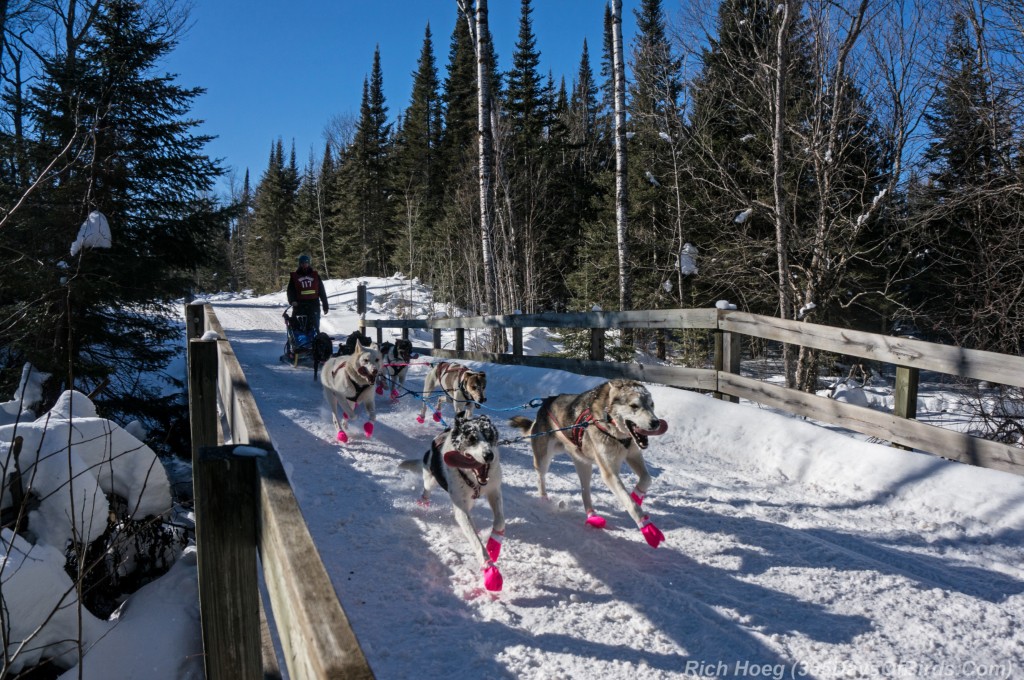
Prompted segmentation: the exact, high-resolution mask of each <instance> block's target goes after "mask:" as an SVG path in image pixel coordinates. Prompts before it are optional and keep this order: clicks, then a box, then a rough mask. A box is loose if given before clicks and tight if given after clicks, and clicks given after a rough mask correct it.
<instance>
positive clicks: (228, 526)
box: [193, 446, 263, 680]
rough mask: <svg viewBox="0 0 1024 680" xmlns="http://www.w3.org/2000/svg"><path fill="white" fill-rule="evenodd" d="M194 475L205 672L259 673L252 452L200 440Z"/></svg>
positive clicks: (214, 679) (213, 678)
mask: <svg viewBox="0 0 1024 680" xmlns="http://www.w3.org/2000/svg"><path fill="white" fill-rule="evenodd" d="M193 480H194V482H193V483H194V486H195V491H194V492H195V512H196V552H197V555H198V558H199V562H198V573H199V611H200V620H201V622H202V629H203V650H204V660H205V666H206V677H207V678H208V680H220V679H224V680H231V679H234V678H241V679H246V680H248V679H250V678H251V679H253V680H257V679H262V678H263V659H262V655H263V644H262V638H261V635H260V594H259V581H258V578H257V564H256V514H257V506H256V498H257V487H256V459H255V458H253V457H251V456H236V455H234V447H233V446H221V447H210V446H204V447H202V448H200V450H199V458H198V461H197V463H196V465H195V467H194V469H193Z"/></svg>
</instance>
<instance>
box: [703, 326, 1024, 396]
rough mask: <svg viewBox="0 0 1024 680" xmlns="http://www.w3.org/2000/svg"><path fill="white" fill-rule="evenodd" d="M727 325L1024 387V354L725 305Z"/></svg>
mask: <svg viewBox="0 0 1024 680" xmlns="http://www.w3.org/2000/svg"><path fill="white" fill-rule="evenodd" d="M719 326H720V327H721V329H722V330H725V331H732V332H735V333H742V334H744V335H752V336H754V337H757V338H764V339H766V340H776V341H778V342H785V343H789V344H793V345H803V346H805V347H813V348H815V349H820V350H825V351H827V352H835V353H837V354H849V355H853V356H857V357H861V358H864V359H871V360H874V361H881V362H883V363H888V364H897V365H901V366H908V367H910V368H917V369H920V370H927V371H938V372H939V373H946V374H949V375H956V376H960V377H964V378H974V379H977V380H988V381H990V382H993V383H999V384H1003V385H1014V386H1017V387H1024V357H1014V356H1009V355H1006V354H998V353H996V352H985V351H982V350H976V349H966V348H963V347H955V346H952V345H940V344H938V343H934V342H924V341H923V340H911V339H909V338H898V337H892V336H888V335H880V334H877V333H866V332H862V331H853V330H848V329H844V328H833V327H831V326H822V325H820V324H813V323H803V322H800V321H790V320H786V319H776V318H774V317H770V316H762V315H760V314H748V313H746V312H733V311H723V312H721V317H720V320H719Z"/></svg>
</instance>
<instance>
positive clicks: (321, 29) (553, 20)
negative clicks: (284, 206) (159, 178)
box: [165, 0, 640, 192]
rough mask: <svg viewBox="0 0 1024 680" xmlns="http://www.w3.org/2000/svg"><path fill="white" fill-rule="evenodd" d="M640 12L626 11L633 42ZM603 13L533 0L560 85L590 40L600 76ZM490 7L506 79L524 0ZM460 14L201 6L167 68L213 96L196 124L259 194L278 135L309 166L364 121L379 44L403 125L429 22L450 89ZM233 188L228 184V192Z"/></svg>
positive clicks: (451, 10) (412, 3)
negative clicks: (332, 138) (353, 118)
mask: <svg viewBox="0 0 1024 680" xmlns="http://www.w3.org/2000/svg"><path fill="white" fill-rule="evenodd" d="M639 4H640V0H624V1H623V15H624V22H623V23H624V26H623V33H624V35H625V39H626V41H627V43H628V42H629V41H630V40H631V39H632V37H633V35H634V33H635V27H636V22H635V18H634V16H633V10H634V9H635V8H636V7H638V6H639ZM604 5H605V2H604V0H534V2H533V15H532V16H533V29H534V34H535V35H536V38H537V49H538V50H539V51H540V55H541V72H542V73H543V74H546V73H547V71H549V70H550V71H551V72H553V73H554V76H555V79H556V82H557V80H558V79H559V78H560V77H561V76H563V75H564V76H565V78H566V83H567V84H570V83H571V82H572V79H573V77H574V76H575V74H576V71H577V68H578V67H579V59H580V54H581V50H582V47H583V39H584V38H586V39H587V43H588V46H589V48H590V56H591V66H592V68H593V69H594V71H595V72H597V71H599V69H600V58H601V45H602V40H603V37H602V31H603V19H604ZM488 7H489V18H490V26H491V32H492V34H493V38H494V43H495V48H496V49H497V52H498V60H499V64H498V66H499V68H500V69H502V70H507V69H508V68H509V67H510V64H511V57H512V52H513V50H514V48H515V42H516V37H517V33H518V30H519V12H520V2H519V0H490V1H489V3H488ZM455 8H456V2H455V0H289V1H287V2H282V1H281V0H247V1H245V0H200V2H196V3H195V8H194V10H193V12H192V25H191V28H190V30H189V32H188V33H187V34H186V35H185V37H184V38H183V39H182V41H181V43H180V44H179V46H178V47H177V49H176V50H175V51H174V53H173V54H172V55H171V56H170V57H169V59H168V61H167V63H166V64H165V68H166V69H167V70H168V71H169V72H171V73H176V74H178V76H179V77H178V82H179V83H180V84H181V85H183V86H186V87H196V86H198V87H204V88H206V90H207V92H206V94H204V95H203V96H201V97H199V98H198V99H197V100H196V102H195V106H194V107H193V110H192V115H193V116H194V117H196V118H199V119H202V120H203V121H204V123H203V126H202V127H201V128H200V131H201V132H202V133H205V134H211V135H216V136H217V139H215V140H214V141H213V142H212V143H211V144H210V145H209V146H208V147H207V152H208V153H209V155H210V156H212V157H215V158H220V159H222V160H223V164H224V165H225V166H226V167H227V168H229V169H233V170H234V171H235V172H236V173H237V174H236V179H237V181H238V183H239V184H240V183H241V180H242V177H243V176H244V173H245V169H246V168H247V167H248V168H249V171H250V177H251V180H252V182H253V183H254V184H255V182H257V181H258V180H259V177H260V175H261V174H262V173H263V171H264V170H265V169H266V166H267V160H268V158H269V155H270V147H271V144H273V143H274V141H275V140H276V139H277V138H278V137H280V138H282V139H283V140H284V143H285V148H286V152H287V149H288V148H289V147H290V145H291V143H292V140H294V142H295V149H296V154H297V157H298V163H299V165H300V167H301V166H304V165H305V164H306V161H307V160H308V158H309V154H310V149H311V148H312V149H314V154H315V156H316V158H319V157H320V156H321V154H322V153H323V145H324V136H323V131H324V127H325V126H326V125H327V123H328V122H329V121H330V119H331V118H332V117H333V116H336V115H338V114H345V113H352V114H356V113H358V111H359V101H360V97H361V95H362V83H363V79H364V78H365V77H366V76H367V75H368V74H369V71H370V67H371V65H372V61H373V51H374V47H375V46H377V45H379V46H380V53H381V68H382V71H383V76H384V94H385V97H386V100H387V105H388V108H389V115H390V116H391V117H392V119H394V117H395V116H396V115H397V113H398V112H399V111H400V110H402V109H404V108H405V107H406V106H408V103H409V96H410V94H411V89H412V74H413V73H414V71H415V70H416V62H417V59H418V58H419V53H420V49H421V48H422V45H423V33H424V29H425V27H426V25H427V23H428V22H429V23H430V29H431V32H432V34H433V40H434V54H435V59H436V61H437V67H438V70H439V73H440V76H441V78H442V79H443V78H444V75H445V69H446V67H447V63H448V48H449V42H450V37H451V33H452V29H453V27H454V24H455ZM627 50H628V46H627ZM227 186H228V178H225V180H224V181H223V182H222V184H221V187H220V191H221V192H226V191H227Z"/></svg>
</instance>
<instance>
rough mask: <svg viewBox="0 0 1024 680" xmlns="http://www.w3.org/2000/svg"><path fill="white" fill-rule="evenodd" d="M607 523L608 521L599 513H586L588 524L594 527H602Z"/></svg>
mask: <svg viewBox="0 0 1024 680" xmlns="http://www.w3.org/2000/svg"><path fill="white" fill-rule="evenodd" d="M607 524H608V522H607V521H605V518H604V517H601V515H587V525H588V526H592V527H594V528H595V529H604V528H605V526H606V525H607Z"/></svg>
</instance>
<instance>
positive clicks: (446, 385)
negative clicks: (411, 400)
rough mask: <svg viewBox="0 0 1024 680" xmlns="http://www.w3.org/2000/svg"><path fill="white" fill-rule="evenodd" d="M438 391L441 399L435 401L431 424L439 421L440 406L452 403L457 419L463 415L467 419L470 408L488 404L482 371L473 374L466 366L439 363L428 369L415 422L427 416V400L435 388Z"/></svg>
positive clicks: (485, 377)
mask: <svg viewBox="0 0 1024 680" xmlns="http://www.w3.org/2000/svg"><path fill="white" fill-rule="evenodd" d="M437 387H440V388H441V396H440V397H438V399H437V406H436V407H435V409H434V422H440V420H441V404H442V403H444V402H446V401H451V402H452V406H454V407H455V413H456V415H458V414H459V413H462V412H463V411H465V414H466V415H467V416H469V415H472V414H473V407H474V406H476V405H477V404H482V403H484V402H485V401H487V397H486V396H485V395H484V391H485V390H486V389H487V374H485V373H484V372H483V371H472V370H470V369H468V368H466V367H465V366H460V365H459V364H453V363H451V362H448V361H441V362H438V363H436V364H434V365H433V366H431V367H430V371H428V372H427V377H426V378H425V379H424V380H423V406H421V407H420V414H419V415H418V416H416V421H417V422H420V423H422V422H423V416H424V415H426V413H427V399H428V398H429V395H430V393H431V392H433V391H434V389H435V388H437Z"/></svg>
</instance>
